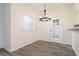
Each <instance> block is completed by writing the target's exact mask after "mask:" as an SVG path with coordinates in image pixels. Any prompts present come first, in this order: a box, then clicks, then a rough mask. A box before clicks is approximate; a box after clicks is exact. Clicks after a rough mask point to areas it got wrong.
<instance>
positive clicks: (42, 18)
mask: <svg viewBox="0 0 79 59" xmlns="http://www.w3.org/2000/svg"><path fill="white" fill-rule="evenodd" d="M39 20H40V21H49V20H51V18H49V17H47V15H46V4H45V3H44V15H43V17H40V18H39Z"/></svg>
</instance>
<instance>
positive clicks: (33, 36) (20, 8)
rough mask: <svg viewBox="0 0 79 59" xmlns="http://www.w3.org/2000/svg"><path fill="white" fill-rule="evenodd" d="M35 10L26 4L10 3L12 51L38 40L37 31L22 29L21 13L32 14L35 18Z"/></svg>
mask: <svg viewBox="0 0 79 59" xmlns="http://www.w3.org/2000/svg"><path fill="white" fill-rule="evenodd" d="M36 12H37V11H36V10H35V9H32V8H31V7H29V6H28V4H11V50H12V51H14V50H16V49H18V48H22V47H23V46H26V45H28V44H30V43H32V42H34V41H36V40H38V36H37V32H36V31H35V32H27V31H24V30H23V27H22V20H23V18H22V17H23V15H26V16H32V17H34V18H35V20H37V14H36Z"/></svg>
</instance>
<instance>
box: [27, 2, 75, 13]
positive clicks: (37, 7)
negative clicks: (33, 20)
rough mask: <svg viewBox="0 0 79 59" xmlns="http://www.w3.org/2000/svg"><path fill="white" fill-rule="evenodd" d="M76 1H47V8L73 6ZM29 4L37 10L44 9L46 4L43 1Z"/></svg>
mask: <svg viewBox="0 0 79 59" xmlns="http://www.w3.org/2000/svg"><path fill="white" fill-rule="evenodd" d="M73 5H74V3H46V8H47V9H55V8H60V7H62V6H73ZM28 6H30V7H32V8H33V9H35V10H38V11H40V10H43V8H44V4H43V3H29V4H28Z"/></svg>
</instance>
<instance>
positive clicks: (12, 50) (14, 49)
mask: <svg viewBox="0 0 79 59" xmlns="http://www.w3.org/2000/svg"><path fill="white" fill-rule="evenodd" d="M35 41H37V40H35ZM35 41H32V42H29V43H28V44H25V45H22V46H20V47H17V48H11V49H7V48H4V49H6V50H7V51H8V52H14V51H16V50H17V49H20V48H22V47H24V46H27V45H29V44H32V43H33V42H35Z"/></svg>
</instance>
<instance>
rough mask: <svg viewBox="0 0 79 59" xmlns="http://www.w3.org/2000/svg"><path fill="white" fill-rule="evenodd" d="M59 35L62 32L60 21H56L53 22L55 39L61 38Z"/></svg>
mask: <svg viewBox="0 0 79 59" xmlns="http://www.w3.org/2000/svg"><path fill="white" fill-rule="evenodd" d="M59 34H60V31H59V20H58V19H55V20H53V37H54V38H59Z"/></svg>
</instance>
